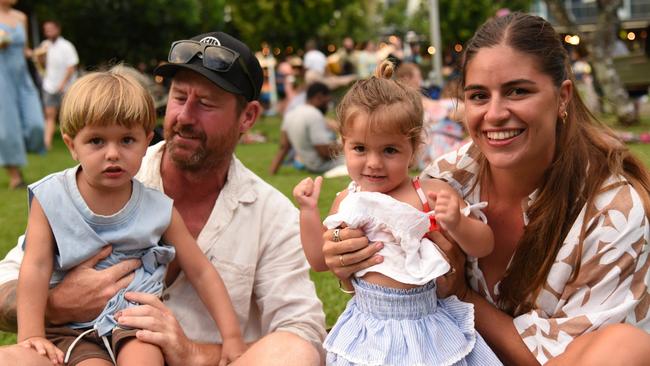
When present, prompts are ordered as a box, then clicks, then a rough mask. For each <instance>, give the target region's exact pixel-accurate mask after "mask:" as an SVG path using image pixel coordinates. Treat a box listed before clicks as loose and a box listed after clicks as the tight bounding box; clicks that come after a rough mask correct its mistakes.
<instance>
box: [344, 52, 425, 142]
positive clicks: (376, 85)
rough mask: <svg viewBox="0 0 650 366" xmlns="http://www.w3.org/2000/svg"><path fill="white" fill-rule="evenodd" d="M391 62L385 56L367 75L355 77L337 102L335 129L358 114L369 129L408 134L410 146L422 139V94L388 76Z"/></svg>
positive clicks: (391, 73)
mask: <svg viewBox="0 0 650 366" xmlns="http://www.w3.org/2000/svg"><path fill="white" fill-rule="evenodd" d="M393 72H394V66H393V64H392V63H391V62H390V61H388V60H385V61H383V62H382V63H381V64H379V66H377V69H376V70H375V74H374V75H373V76H371V77H370V78H368V79H365V80H361V81H357V82H356V83H355V84H354V85H353V86H352V88H350V90H349V91H348V92H347V93H346V94H345V96H344V97H343V99H342V100H341V103H340V104H339V105H338V108H337V110H336V114H337V116H338V120H339V132H340V133H341V136H343V138H345V133H346V128H349V125H350V124H351V123H353V122H354V120H355V119H356V118H357V117H359V116H360V115H363V116H366V117H367V118H368V123H369V126H370V127H369V130H370V131H375V132H388V133H397V134H401V135H405V136H408V138H409V139H410V140H411V145H412V146H413V149H414V150H416V149H417V148H418V147H419V145H420V144H421V143H422V119H423V109H422V96H421V95H420V93H419V92H418V91H417V90H415V89H413V88H411V87H410V86H408V85H406V84H404V83H402V82H400V81H397V80H393V79H391V77H392V76H393Z"/></svg>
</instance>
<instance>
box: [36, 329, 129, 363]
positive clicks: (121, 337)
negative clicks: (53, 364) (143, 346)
mask: <svg viewBox="0 0 650 366" xmlns="http://www.w3.org/2000/svg"><path fill="white" fill-rule="evenodd" d="M85 330H86V329H81V330H79V329H71V328H67V327H47V328H46V329H45V336H46V337H47V339H49V340H50V342H52V343H54V345H55V346H57V347H58V348H59V349H60V350H61V351H63V354H65V353H66V352H68V347H70V345H71V344H72V342H74V340H75V339H76V338H77V337H78V336H79V335H80V334H81V333H83V332H84V331H85ZM136 331H137V329H121V328H115V329H113V334H112V335H111V336H109V337H108V338H109V341H110V344H111V348H112V350H113V354H114V355H116V357H117V352H118V351H119V349H120V347H121V346H122V345H124V342H125V341H127V340H129V339H132V338H135V332H136ZM90 358H100V359H102V360H106V361H108V362H111V363H112V362H113V360H111V356H110V355H109V354H108V351H107V350H106V347H104V342H103V341H102V338H101V337H99V336H97V333H96V332H90V333H88V334H86V335H85V336H84V337H83V338H82V339H80V340H79V342H77V344H76V345H75V346H74V349H73V350H72V354H71V355H70V360H68V363H67V364H66V365H70V366H75V365H77V364H78V363H80V362H81V361H84V360H87V359H90Z"/></svg>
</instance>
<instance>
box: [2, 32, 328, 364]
mask: <svg viewBox="0 0 650 366" xmlns="http://www.w3.org/2000/svg"><path fill="white" fill-rule="evenodd" d="M168 61H169V63H167V64H165V65H162V66H160V67H158V68H157V69H156V70H155V71H154V73H155V74H157V75H162V76H165V77H170V78H172V82H171V88H170V92H169V100H168V104H167V110H166V113H165V120H164V131H165V141H164V142H161V143H159V144H157V145H154V146H152V147H150V148H149V150H148V151H147V154H146V156H145V158H144V160H143V162H142V166H141V168H140V171H139V173H138V175H137V178H138V179H139V180H140V181H142V182H143V183H144V184H145V185H147V186H149V187H153V188H157V189H159V190H161V191H164V192H165V193H166V194H167V195H168V196H170V197H171V198H173V199H174V206H175V207H176V209H177V210H178V211H179V212H180V213H181V215H182V216H183V219H184V221H185V223H186V225H187V227H188V228H189V230H190V232H191V233H192V234H193V236H194V237H195V238H196V239H197V242H198V244H199V246H200V247H201V249H202V250H203V252H204V253H205V255H206V256H207V257H208V258H209V260H210V261H211V262H212V263H213V264H214V266H215V267H216V268H217V269H218V270H219V273H220V274H221V276H222V278H223V280H224V283H225V284H226V287H227V288H228V292H229V294H230V297H231V299H232V302H233V305H234V307H235V311H236V313H237V315H238V319H239V322H240V325H241V328H242V333H243V336H244V340H245V341H246V342H249V344H250V347H249V349H248V351H247V352H246V353H244V354H243V355H242V356H241V357H240V358H239V359H238V360H237V361H236V362H235V363H236V364H242V365H249V364H250V365H318V364H320V363H321V361H320V360H321V358H320V354H321V352H322V348H321V342H322V340H323V338H324V335H325V331H324V314H323V310H322V305H321V303H320V301H319V300H318V298H317V297H316V292H315V289H314V285H313V283H312V282H311V281H310V279H309V270H308V268H309V267H308V264H307V262H306V260H305V257H304V254H303V253H302V249H301V245H300V236H299V225H298V211H297V210H296V209H295V207H294V206H293V204H292V203H291V202H290V201H289V200H288V199H287V198H286V197H285V196H284V195H282V194H281V193H280V192H279V191H277V190H276V189H274V188H273V187H271V186H270V185H268V184H266V183H265V182H264V181H262V180H261V179H260V178H259V177H257V176H256V175H255V174H253V173H252V172H251V171H250V170H248V169H247V168H246V167H244V166H243V165H242V163H241V162H240V161H239V160H238V159H237V158H236V157H235V156H234V155H233V153H234V150H235V147H236V145H237V142H238V140H239V137H240V136H241V135H242V134H243V133H245V132H246V131H248V130H249V129H250V128H251V127H252V126H253V125H254V123H255V121H256V119H257V117H258V116H259V114H260V113H261V110H262V107H261V105H260V103H259V102H258V101H257V99H258V97H259V93H260V89H261V86H262V78H263V74H262V69H261V67H260V64H259V62H258V61H257V59H256V58H255V57H254V56H253V54H252V53H251V51H250V50H249V49H248V47H247V46H246V45H244V44H243V43H242V42H240V41H239V40H237V39H235V38H233V37H231V36H229V35H227V34H225V33H222V32H213V33H207V34H202V35H199V36H196V37H193V38H192V39H190V40H181V41H176V42H174V43H173V44H172V46H171V49H170V52H169V59H168ZM21 247H22V243H19V245H18V246H17V247H16V248H14V249H13V250H12V251H11V252H10V253H9V254H8V255H7V257H6V258H5V259H4V260H3V262H2V263H0V282H2V283H4V284H2V285H0V304H4V305H2V306H0V328H3V329H10V328H8V327H10V326H11V324H5V323H6V322H4V321H3V319H6V318H7V316H8V315H10V313H11V310H12V309H10V308H11V307H12V306H11V304H9V306H7V303H8V302H9V303H10V302H11V293H12V292H11V291H12V286H13V290H14V291H15V281H12V274H13V272H12V271H15V272H16V273H15V278H17V270H16V269H15V268H16V267H18V264H19V263H20V261H21V259H22V249H21ZM109 252H110V249H108V248H106V249H105V250H104V251H103V253H102V254H101V255H103V256H106V255H108V253H109ZM98 257H99V256H97V257H95V258H92V259H90V260H89V261H88V262H87V265H85V266H84V265H81V266H79V267H77V268H76V269H75V270H73V272H71V273H69V274H68V277H66V280H64V281H63V282H62V283H61V284H60V285H59V286H58V287H57V288H55V289H53V290H52V291H51V292H50V296H49V299H48V315H49V319H48V320H49V321H50V322H52V323H55V324H59V323H65V322H69V321H71V320H78V321H81V320H84V319H81V318H91V319H92V318H93V317H94V314H95V312H96V313H99V311H100V310H101V308H99V309H97V304H98V303H101V304H104V303H106V301H107V300H108V299H109V298H110V297H112V295H113V294H114V293H115V292H117V291H118V290H119V289H121V288H123V287H125V285H126V284H127V283H128V281H130V273H131V272H132V271H133V270H134V268H136V267H137V266H139V263H137V262H133V261H131V262H123V264H118V265H116V266H114V267H111V268H109V269H106V270H103V271H95V270H94V269H93V268H92V267H93V265H94V263H96V261H97V260H98V259H99V258H98ZM124 263H126V264H124ZM15 278H13V279H14V280H15ZM167 282H168V287H167V289H166V290H165V292H164V293H163V296H162V300H159V299H158V298H156V297H155V296H153V295H149V294H141V293H128V294H127V295H126V296H127V299H129V300H130V301H133V302H135V303H139V304H141V306H136V307H133V308H130V309H127V310H124V311H122V313H121V314H119V315H118V316H116V318H117V320H118V322H119V323H120V325H123V326H130V327H135V328H140V329H142V331H139V332H138V338H139V339H140V340H142V341H144V342H149V343H153V344H156V345H158V346H160V347H161V349H162V350H163V353H164V355H165V360H166V362H167V364H168V365H172V366H173V365H204V364H205V365H216V364H217V363H218V362H219V356H220V352H221V348H220V345H219V344H218V343H219V342H220V340H221V337H220V335H219V332H218V330H217V328H216V326H215V324H214V322H213V321H212V320H211V318H210V315H209V313H208V312H207V311H206V309H205V308H204V307H203V305H202V303H201V301H200V299H199V298H198V296H197V294H196V292H195V291H194V289H193V288H192V286H191V285H190V283H189V282H188V281H187V279H186V278H185V276H184V275H183V274H182V273H179V269H178V266H177V265H175V264H174V263H172V265H170V267H169V270H168V273H167ZM71 293H72V294H79V293H86V294H88V296H84V299H79V298H78V296H77V297H71V296H69V295H68V294H71ZM102 306H103V305H102ZM13 310H15V307H14V308H13ZM14 320H15V318H14ZM13 326H15V324H14V325H13ZM16 361H18V362H19V364H21V365H32V364H33V365H41V364H46V365H47V364H49V361H47V359H46V358H45V357H42V356H40V355H38V354H37V353H36V352H33V351H32V350H27V349H20V347H18V346H9V347H6V348H4V349H2V350H1V351H0V364H11V362H14V364H15V362H16Z"/></svg>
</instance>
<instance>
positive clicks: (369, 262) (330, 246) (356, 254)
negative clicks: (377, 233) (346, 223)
mask: <svg viewBox="0 0 650 366" xmlns="http://www.w3.org/2000/svg"><path fill="white" fill-rule="evenodd" d="M335 230H339V231H338V241H334V239H335V238H334V231H335ZM323 240H325V244H323V255H324V257H325V264H327V267H329V269H330V271H332V273H334V275H335V276H336V277H338V278H339V279H340V280H341V281H344V282H347V281H349V279H350V276H352V274H354V272H357V271H360V270H362V269H364V268H368V267H370V266H374V265H375V264H377V263H381V262H383V261H384V257H382V256H380V255H377V252H378V251H379V250H380V249H381V248H383V247H384V244H383V243H379V242H378V243H370V244H369V243H368V238H367V237H365V236H364V233H363V231H362V230H359V229H350V228H341V229H332V230H327V231H326V232H325V233H324V234H323Z"/></svg>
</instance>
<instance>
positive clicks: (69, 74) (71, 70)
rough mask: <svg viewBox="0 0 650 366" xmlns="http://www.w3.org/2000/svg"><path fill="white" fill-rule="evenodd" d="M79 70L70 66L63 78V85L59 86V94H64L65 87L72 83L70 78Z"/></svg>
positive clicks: (74, 66) (75, 66)
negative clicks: (69, 82)
mask: <svg viewBox="0 0 650 366" xmlns="http://www.w3.org/2000/svg"><path fill="white" fill-rule="evenodd" d="M76 70H77V65H72V66H68V67H67V68H66V69H65V76H64V77H63V80H61V85H59V89H58V90H59V93H62V92H63V91H64V90H65V86H66V85H68V81H70V78H71V77H72V75H73V74H74V73H75V71H76Z"/></svg>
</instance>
